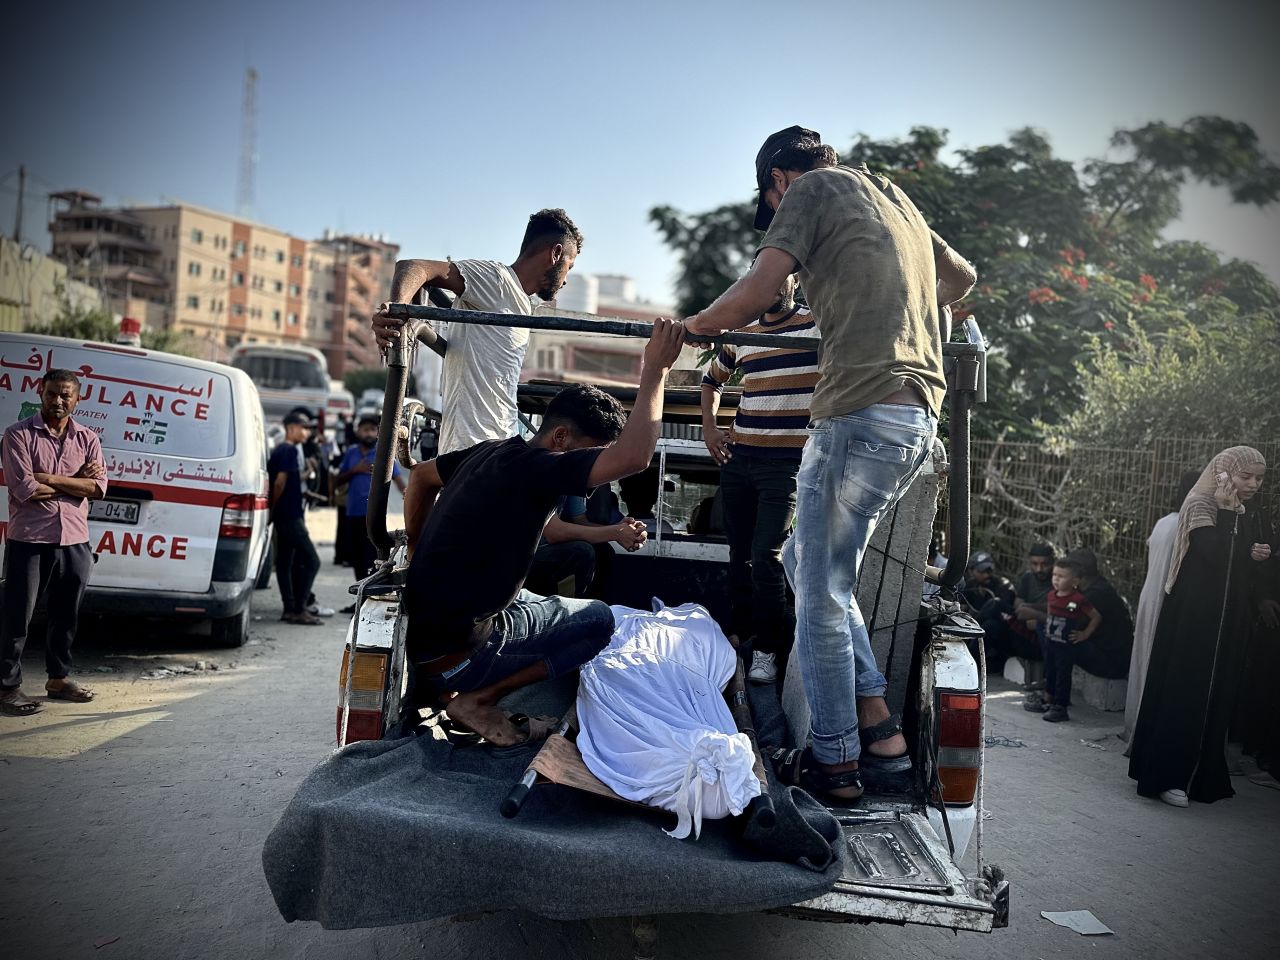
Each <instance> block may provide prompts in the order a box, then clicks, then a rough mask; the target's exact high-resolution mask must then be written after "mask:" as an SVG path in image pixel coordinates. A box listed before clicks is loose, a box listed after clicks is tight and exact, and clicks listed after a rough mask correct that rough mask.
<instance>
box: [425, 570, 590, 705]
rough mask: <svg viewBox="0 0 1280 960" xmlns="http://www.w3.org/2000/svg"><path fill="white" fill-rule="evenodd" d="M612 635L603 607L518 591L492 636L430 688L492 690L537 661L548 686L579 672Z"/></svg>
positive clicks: (465, 690) (504, 611)
mask: <svg viewBox="0 0 1280 960" xmlns="http://www.w3.org/2000/svg"><path fill="white" fill-rule="evenodd" d="M612 635H613V611H612V610H610V609H609V606H608V604H604V603H601V602H600V601H599V600H571V599H568V598H567V597H540V596H538V594H536V593H530V592H529V591H528V590H521V591H520V593H519V594H518V595H517V596H516V598H515V600H513V601H512V602H511V605H510V606H508V607H507V608H506V609H505V610H503V611H502V612H501V613H499V614H498V615H497V616H496V617H495V618H494V621H493V633H492V634H491V635H490V636H489V639H488V640H487V641H485V643H484V645H483V646H482V647H480V648H479V649H478V650H476V652H475V653H473V654H472V655H471V656H470V657H469V658H468V659H466V660H464V661H462V663H460V664H458V665H457V666H456V667H454V668H453V669H452V670H450V671H448V672H447V673H445V674H443V675H442V676H439V677H435V678H433V682H434V683H435V684H436V685H437V687H438V688H439V689H440V690H441V691H446V690H447V691H449V692H455V691H456V692H459V693H465V692H468V691H471V690H480V689H483V688H484V687H489V686H492V685H493V684H495V683H497V682H498V681H499V680H503V679H505V678H507V677H509V676H511V674H513V673H515V672H516V671H518V670H523V669H524V668H525V667H527V666H530V665H532V664H535V663H538V662H540V661H541V662H544V663H546V665H547V679H549V680H552V679H555V678H556V677H559V676H562V675H564V674H566V673H569V672H570V671H572V670H576V669H577V668H578V667H580V666H582V665H583V664H584V663H586V662H587V661H588V660H590V659H591V658H592V657H594V656H595V655H596V654H597V653H599V652H600V651H601V650H603V649H604V648H605V645H606V644H608V642H609V638H610V637H611V636H612Z"/></svg>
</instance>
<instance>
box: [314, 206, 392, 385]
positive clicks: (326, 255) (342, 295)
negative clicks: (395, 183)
mask: <svg viewBox="0 0 1280 960" xmlns="http://www.w3.org/2000/svg"><path fill="white" fill-rule="evenodd" d="M311 249H312V250H313V251H314V255H315V257H316V260H317V262H320V261H321V260H323V262H324V263H325V265H326V267H327V266H328V264H329V263H332V266H333V283H332V285H331V286H330V288H329V289H331V290H332V292H333V302H332V303H331V307H332V309H331V311H330V312H329V315H328V317H327V318H326V320H327V324H322V326H321V329H320V331H319V333H320V335H321V336H320V337H319V338H318V339H317V341H316V342H315V343H314V344H313V345H314V346H316V347H317V348H318V349H320V350H323V351H324V353H325V356H326V357H328V358H329V370H330V372H333V371H335V370H339V371H345V370H359V369H368V368H372V367H377V366H379V365H380V364H381V362H382V355H381V352H380V351H379V350H378V345H377V343H376V342H375V341H374V339H373V331H372V330H371V329H370V326H369V318H370V317H371V316H372V315H373V311H374V310H375V309H376V308H377V306H378V304H380V303H382V301H384V300H385V299H386V298H387V296H388V295H389V294H390V292H391V279H392V277H393V276H394V275H395V270H396V257H397V255H398V254H399V252H400V247H399V246H397V245H396V244H394V243H391V242H389V241H388V240H387V239H386V238H385V237H383V236H371V235H367V234H341V235H336V236H335V235H333V234H331V233H329V232H328V231H326V232H325V236H324V237H323V239H321V240H318V241H316V242H315V243H313V244H311ZM325 334H327V335H328V336H327V341H328V342H327V343H325V342H321V341H322V340H324V339H326V337H325V336H324V335H325ZM333 375H334V376H341V374H340V373H334V374H333Z"/></svg>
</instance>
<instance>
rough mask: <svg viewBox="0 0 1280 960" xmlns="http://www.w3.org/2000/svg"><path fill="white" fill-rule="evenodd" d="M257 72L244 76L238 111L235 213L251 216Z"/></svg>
mask: <svg viewBox="0 0 1280 960" xmlns="http://www.w3.org/2000/svg"><path fill="white" fill-rule="evenodd" d="M257 89H258V71H257V70H255V69H253V67H249V69H247V70H246V71H245V74H244V105H243V106H242V107H241V109H240V176H239V178H238V179H237V181H236V213H237V214H238V215H239V216H241V217H244V218H246V219H248V218H250V217H252V216H253V181H254V175H255V172H256V170H257V166H258V148H257V139H258V98H257Z"/></svg>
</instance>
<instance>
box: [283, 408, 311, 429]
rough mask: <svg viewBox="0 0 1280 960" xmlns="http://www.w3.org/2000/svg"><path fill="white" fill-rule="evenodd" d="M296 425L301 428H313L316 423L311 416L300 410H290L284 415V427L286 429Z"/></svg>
mask: <svg viewBox="0 0 1280 960" xmlns="http://www.w3.org/2000/svg"><path fill="white" fill-rule="evenodd" d="M295 423H296V424H298V425H300V426H303V427H314V426H315V425H316V422H315V421H314V420H312V419H311V415H310V414H308V413H304V412H303V411H301V410H290V411H289V412H288V413H286V414H285V417H284V425H285V426H286V427H288V426H292V425H293V424H295Z"/></svg>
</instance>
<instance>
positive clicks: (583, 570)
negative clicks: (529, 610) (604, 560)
mask: <svg viewBox="0 0 1280 960" xmlns="http://www.w3.org/2000/svg"><path fill="white" fill-rule="evenodd" d="M595 572H596V551H595V548H594V547H593V546H592V545H591V544H589V543H587V542H586V541H583V540H566V541H565V542H563V543H544V544H543V545H542V546H540V547H539V548H538V550H537V552H536V553H535V554H534V555H533V565H532V566H531V567H530V568H529V575H528V576H527V577H525V581H524V585H525V589H526V590H528V591H530V592H531V593H537V594H540V595H542V596H544V597H550V596H556V595H558V594H559V593H560V583H561V581H563V580H565V579H566V578H568V577H573V585H574V588H573V596H575V597H582V596H585V595H586V592H587V588H588V587H590V586H591V580H592V578H593V577H594V576H595Z"/></svg>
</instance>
